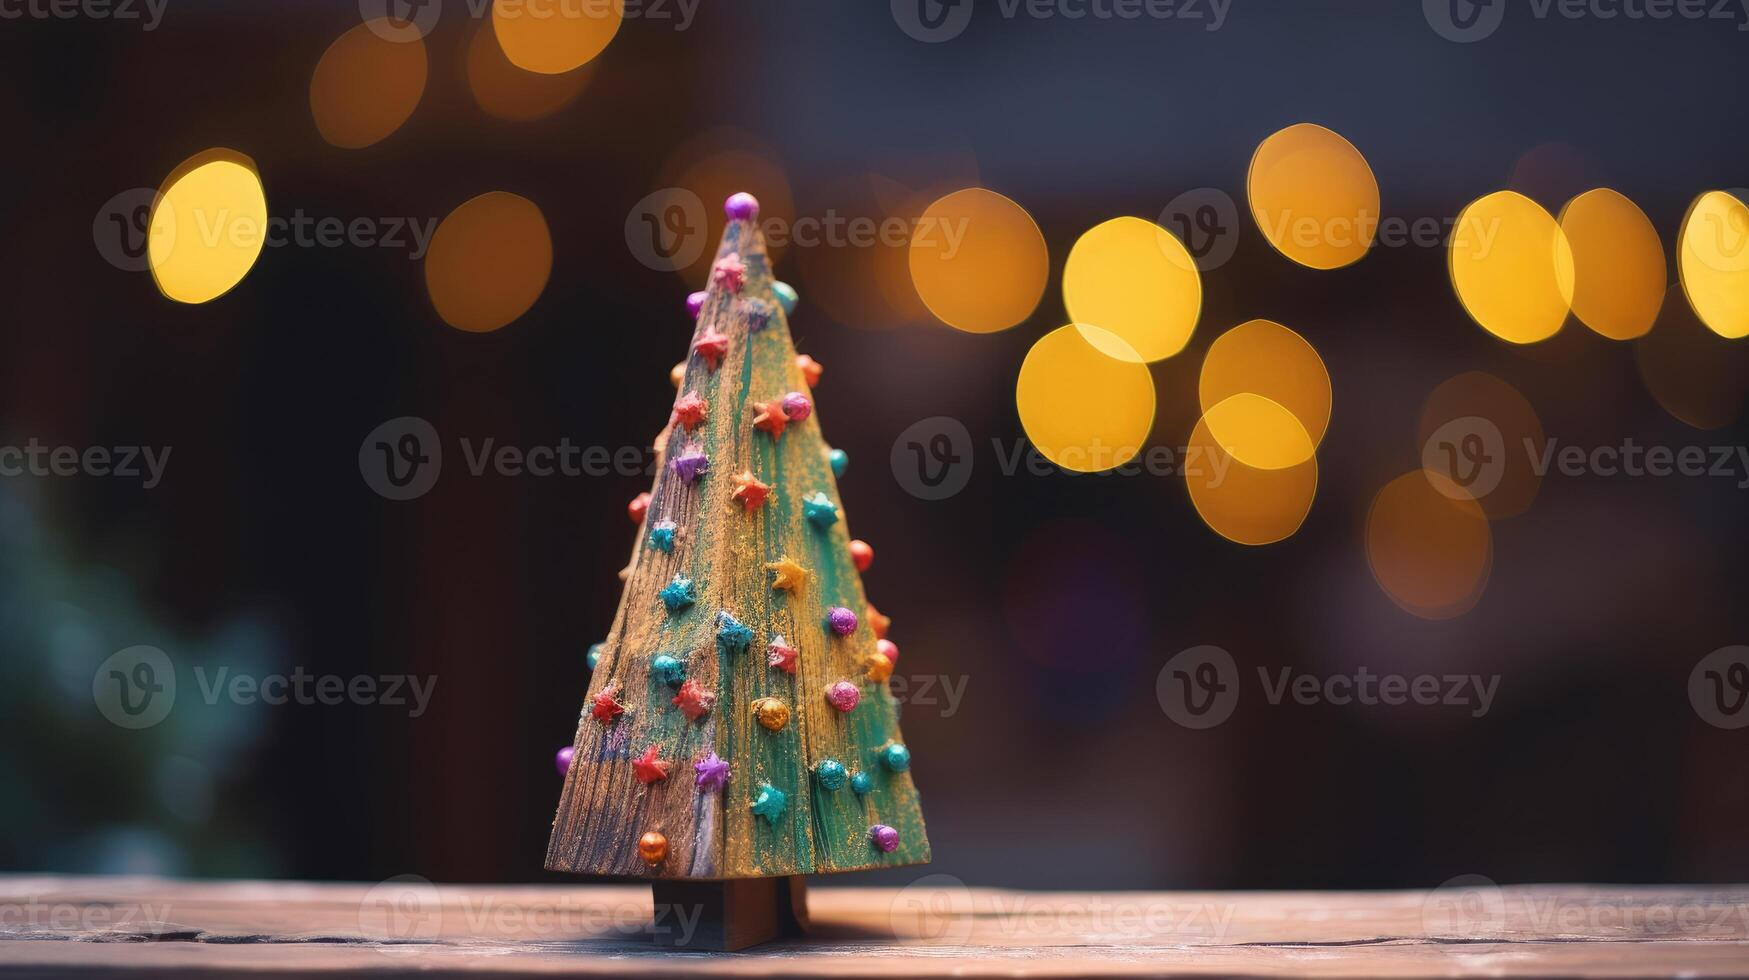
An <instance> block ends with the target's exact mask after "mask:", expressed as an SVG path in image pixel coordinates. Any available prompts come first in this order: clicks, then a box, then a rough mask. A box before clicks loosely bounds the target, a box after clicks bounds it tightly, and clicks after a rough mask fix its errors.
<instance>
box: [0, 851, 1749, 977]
mask: <svg viewBox="0 0 1749 980" xmlns="http://www.w3.org/2000/svg"><path fill="white" fill-rule="evenodd" d="M809 907H810V910H811V913H812V916H813V920H814V921H813V931H812V933H811V934H810V935H809V936H808V937H807V938H806V939H805V940H795V941H785V942H780V943H775V944H771V945H767V946H761V947H757V948H755V949H751V950H747V951H744V952H740V953H726V954H725V953H714V954H710V953H674V952H665V951H661V950H659V949H657V948H656V947H655V946H654V945H653V944H652V942H651V939H650V937H649V935H648V934H647V931H646V930H648V929H649V928H651V919H652V909H651V904H650V897H649V889H648V888H647V887H642V886H632V885H626V886H617V885H608V886H590V885H585V886H575V887H570V886H544V885H539V886H536V885H530V886H497V887H489V886H451V885H432V884H430V883H428V882H424V881H422V880H418V879H406V880H391V881H389V882H385V883H382V884H378V885H354V884H303V883H296V882H255V881H235V882H225V881H166V880H163V879H152V878H108V877H105V878H97V877H90V878H86V877H22V876H13V877H7V876H0V970H3V971H6V972H8V973H20V972H22V973H24V974H28V975H32V976H77V975H113V974H115V973H116V972H118V971H140V972H157V973H160V974H162V975H165V976H190V975H209V976H211V975H235V974H239V973H272V974H278V975H281V976H330V975H333V974H338V973H346V972H358V973H366V974H372V975H376V976H393V975H401V974H415V973H417V974H420V975H422V976H428V977H444V976H454V977H470V978H477V977H487V976H525V975H528V976H532V975H542V974H548V975H568V976H598V975H611V976H634V977H643V976H657V975H697V976H711V975H731V976H747V975H756V976H762V977H812V976H823V977H862V976H900V977H934V976H961V977H965V976H970V977H981V976H1023V975H1024V976H1031V977H1056V976H1145V975H1163V976H1259V977H1264V976H1268V977H1273V976H1311V977H1334V976H1355V977H1409V976H1506V977H1532V976H1536V977H1542V976H1548V977H1555V976H1560V977H1572V976H1598V977H1604V976H1608V977H1639V976H1646V977H1650V976H1749V886H1707V887H1693V888H1665V887H1657V888H1651V887H1603V886H1595V885H1540V886H1521V887H1508V888H1497V887H1495V886H1493V885H1492V884H1491V883H1488V882H1486V881H1484V880H1475V881H1459V882H1457V883H1455V884H1448V885H1447V886H1442V887H1441V888H1438V889H1434V890H1432V891H1408V892H1110V893H1083V892H1017V891H1003V890H997V889H983V888H967V887H966V886H964V885H963V884H961V883H960V882H958V881H957V880H955V879H953V878H951V877H948V876H945V875H921V876H920V877H919V879H918V881H917V882H915V883H914V884H912V885H910V886H908V887H905V888H900V889H892V888H887V889H873V888H870V889H860V888H848V887H816V888H814V889H812V891H811V893H810V896H809ZM685 918H686V910H684V909H681V910H678V911H677V912H675V911H671V912H670V913H669V914H666V915H665V916H664V919H665V920H667V924H666V925H663V926H662V927H663V928H668V927H683V926H684V921H685Z"/></svg>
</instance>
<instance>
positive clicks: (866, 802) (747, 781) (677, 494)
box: [547, 221, 929, 879]
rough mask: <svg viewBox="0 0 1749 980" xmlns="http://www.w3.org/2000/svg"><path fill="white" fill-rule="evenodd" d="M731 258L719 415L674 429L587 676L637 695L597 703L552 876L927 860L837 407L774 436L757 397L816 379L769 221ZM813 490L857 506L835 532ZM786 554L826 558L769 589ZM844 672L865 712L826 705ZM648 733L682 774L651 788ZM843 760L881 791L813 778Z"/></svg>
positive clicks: (731, 231) (706, 370) (715, 379)
mask: <svg viewBox="0 0 1749 980" xmlns="http://www.w3.org/2000/svg"><path fill="white" fill-rule="evenodd" d="M730 255H736V256H738V257H739V259H740V260H741V261H742V262H743V263H744V264H745V267H746V276H745V282H744V285H743V288H742V289H741V291H740V293H739V294H738V295H737V294H735V293H734V292H733V291H731V290H729V289H727V288H725V287H724V286H722V285H720V284H716V283H713V284H712V286H711V288H710V291H709V296H708V299H707V300H706V302H705V305H704V308H703V310H702V311H701V314H700V316H699V318H698V322H697V324H696V327H695V332H694V335H693V340H694V341H695V342H696V341H697V340H698V339H699V338H700V337H702V336H704V335H705V334H706V333H707V332H708V331H712V330H714V331H717V332H719V333H721V334H723V335H724V336H726V337H727V338H728V351H727V354H726V355H725V356H724V357H723V359H722V362H721V364H720V365H719V366H718V367H716V368H715V369H714V370H713V369H712V368H711V366H710V365H709V364H708V363H706V361H705V359H704V358H703V357H701V356H699V355H698V354H696V353H692V354H691V355H690V356H689V357H688V360H687V367H686V372H685V378H684V380H683V381H682V383H681V386H680V389H679V391H678V392H677V393H676V400H677V401H678V400H679V398H681V397H684V396H685V395H687V394H696V395H697V396H699V397H701V398H703V399H705V400H706V401H707V402H708V403H709V415H708V417H707V419H706V420H705V422H704V423H703V424H702V425H700V426H699V427H698V428H697V429H696V430H693V431H687V430H686V429H685V427H683V426H681V425H679V424H671V425H670V426H669V428H668V429H667V430H666V431H665V437H664V439H663V440H662V443H663V444H662V445H661V446H660V447H659V452H658V462H659V464H660V465H659V469H658V475H657V477H656V481H655V486H654V488H653V489H652V491H651V495H652V500H651V504H650V507H649V510H648V512H647V514H646V517H645V524H644V526H643V527H642V528H640V529H639V532H638V538H637V542H636V544H635V546H634V549H633V554H632V561H631V565H630V568H629V572H628V575H627V577H626V581H625V588H624V592H623V595H622V598H621V601H620V605H619V609H618V612H617V613H616V615H615V619H614V623H613V627H612V629H611V631H610V632H609V634H608V637H607V639H606V641H605V642H604V645H603V647H602V650H601V657H600V661H599V663H598V665H597V667H596V670H595V673H594V675H593V676H592V678H591V681H590V685H589V697H590V698H591V699H592V698H594V697H595V696H596V695H597V694H599V693H601V692H602V691H604V690H608V689H609V688H610V687H612V688H613V689H616V690H618V691H619V692H621V694H620V698H619V700H620V701H621V702H622V703H624V705H625V706H626V709H627V711H626V713H625V714H624V715H622V716H620V717H619V718H618V720H616V721H615V722H613V723H612V724H611V725H607V726H603V725H601V724H600V723H598V722H597V721H595V720H594V719H592V718H591V717H590V715H589V703H588V702H585V705H584V710H583V712H582V714H581V716H580V719H579V724H578V729H577V734H576V738H575V740H574V742H573V747H574V750H575V755H574V757H573V761H572V764H571V770H570V773H569V774H568V776H567V778H566V780H565V786H564V790H563V793H562V795H561V798H560V801H559V808H558V813H557V815H556V817H555V819H554V822H553V832H552V837H551V839H550V841H549V844H548V851H547V867H548V868H551V869H553V870H560V871H571V872H579V873H595V874H610V875H623V876H637V877H650V878H666V877H693V878H707V879H717V878H739V877H764V876H778V875H791V874H807V873H824V872H834V871H850V870H857V869H863V868H877V867H897V866H902V865H908V864H917V863H921V862H925V861H927V860H929V841H928V837H927V833H926V831H925V829H924V825H923V817H922V812H921V808H920V806H919V804H918V799H917V793H916V789H915V786H914V784H913V781H912V776H911V774H910V773H909V772H905V773H893V772H889V771H887V770H886V769H885V768H884V767H882V766H881V764H880V762H879V760H878V757H877V752H878V751H879V750H880V749H881V747H882V746H884V745H886V744H887V743H889V742H893V741H902V736H901V734H900V731H899V726H898V704H897V701H896V700H895V699H894V698H893V697H892V696H891V693H890V691H889V690H888V688H887V686H886V684H885V683H878V684H877V683H874V682H870V681H868V680H867V679H866V677H865V671H864V666H863V664H864V661H865V659H866V658H867V657H868V656H869V655H870V654H872V653H873V652H874V648H875V637H874V634H873V631H872V630H871V629H870V626H869V624H868V623H867V622H864V621H862V620H864V619H866V617H865V616H863V611H864V609H865V608H866V606H867V597H866V595H865V594H864V592H863V586H862V580H861V576H860V575H859V574H858V573H857V571H856V567H855V564H854V562H853V561H852V559H851V557H850V555H849V550H848V549H849V542H850V533H849V520H848V514H847V513H846V511H845V508H844V504H843V501H842V499H841V498H840V497H839V493H838V486H837V481H836V479H835V478H834V476H833V473H832V469H831V464H830V461H829V456H828V453H829V452H830V446H829V445H828V444H827V443H826V441H825V439H824V437H823V435H822V432H821V428H820V425H821V423H820V419H821V414H822V413H821V412H820V410H819V407H818V405H816V406H815V408H814V411H813V413H812V414H811V415H810V417H809V418H807V419H806V420H805V421H801V422H791V423H790V424H789V425H788V426H787V427H786V429H785V431H784V432H783V433H782V435H781V436H776V437H774V436H773V435H771V434H768V433H766V432H763V431H756V430H755V429H754V426H753V418H754V415H755V412H756V411H757V408H758V406H759V405H761V404H765V403H769V402H771V401H773V400H775V399H781V398H782V397H783V396H784V395H785V394H786V393H787V392H792V391H799V392H804V393H808V392H809V388H808V385H807V381H806V379H805V377H804V376H803V374H802V371H801V369H800V368H799V367H797V365H796V349H795V344H794V342H793V341H792V340H791V337H790V332H789V323H788V318H787V317H786V316H785V314H784V312H783V309H782V307H781V304H779V303H778V302H777V298H776V295H775V294H774V293H773V291H772V283H773V279H772V275H771V269H770V262H769V259H768V258H767V255H766V250H765V245H764V242H763V240H762V239H761V237H760V235H759V231H758V229H757V228H756V227H755V226H754V225H753V224H752V223H750V222H746V221H731V222H729V225H728V228H727V229H726V230H725V232H724V236H723V241H722V243H721V245H720V246H719V248H718V251H717V260H718V261H721V260H723V259H724V258H725V257H727V256H730ZM688 351H689V352H690V351H691V345H690V344H689V346H688ZM692 452H703V453H704V454H705V455H707V456H708V457H709V460H710V465H709V469H708V471H706V472H705V473H704V475H703V476H702V477H700V478H699V479H698V480H697V481H696V482H688V481H686V480H684V479H682V478H681V477H680V475H679V474H677V473H676V472H675V471H674V469H673V468H672V466H671V465H670V463H671V462H672V460H673V459H674V458H675V457H676V456H679V455H683V454H686V453H692ZM743 472H749V473H751V474H753V475H754V476H755V477H757V478H758V479H759V480H760V481H762V482H764V483H767V484H769V485H771V487H772V488H773V490H772V493H771V495H770V497H769V498H768V499H767V500H766V502H765V504H764V506H762V507H760V508H758V509H757V510H755V511H753V512H751V513H749V512H747V511H746V510H745V508H743V507H742V506H741V505H740V504H739V503H737V502H735V501H734V500H733V499H732V498H731V494H732V492H733V490H734V487H735V483H734V478H735V477H736V476H737V475H738V474H741V473H743ZM815 493H823V494H825V495H826V497H827V499H829V500H830V501H831V502H832V504H833V505H834V506H835V507H837V509H838V513H839V520H838V521H837V522H836V523H835V524H833V525H831V526H830V527H825V528H821V527H816V526H814V525H813V524H811V523H810V522H809V521H808V519H807V517H806V514H805V511H804V506H803V502H804V498H806V497H808V496H810V495H812V494H815ZM665 521H671V522H673V523H674V524H675V526H676V528H677V530H676V534H675V538H674V545H673V549H672V551H663V550H661V549H659V548H657V547H655V546H653V545H652V544H651V543H650V541H649V539H648V533H647V532H648V530H649V529H650V528H652V527H654V526H655V525H656V524H657V523H658V522H665ZM783 558H790V559H793V560H795V561H797V562H799V563H800V564H801V565H802V566H804V567H805V568H806V569H807V571H808V575H807V581H806V584H805V585H804V586H803V587H802V588H801V589H800V590H798V591H796V592H795V593H794V594H792V593H790V592H788V591H784V590H779V589H774V588H772V585H771V581H772V574H771V572H770V571H768V570H767V568H766V565H767V563H770V562H776V561H778V560H780V559H783ZM677 575H684V576H685V577H687V578H689V579H690V580H691V581H692V582H693V584H694V588H695V590H696V592H697V600H696V602H695V603H694V604H693V605H692V606H690V607H689V608H687V609H685V610H682V611H679V612H671V611H670V610H668V609H667V608H666V607H665V606H664V605H663V604H662V602H661V601H660V599H659V598H658V595H659V592H660V590H661V589H662V588H663V587H664V586H666V585H668V584H669V583H670V582H672V581H673V580H674V578H675V576H677ZM834 606H843V607H846V608H848V609H850V610H852V611H854V612H855V613H857V615H858V617H859V622H858V625H857V629H856V631H855V632H854V633H853V634H852V635H850V636H848V637H843V638H840V637H838V636H836V635H835V634H833V633H832V632H831V631H830V629H828V628H827V626H826V616H827V612H828V610H829V609H830V608H831V607H834ZM720 612H727V613H729V614H730V615H732V616H733V617H734V618H735V619H736V620H737V621H738V622H740V623H742V624H744V625H746V626H748V627H750V628H752V629H753V631H754V639H753V643H752V645H751V647H750V649H748V650H747V651H746V652H743V653H730V652H726V651H724V650H722V649H720V648H719V645H718V642H717V630H718V614H719V613H720ZM779 635H781V636H782V637H783V638H784V639H785V640H786V641H787V642H788V643H789V644H790V645H791V646H793V647H795V648H796V649H797V650H799V651H800V656H799V658H798V669H797V671H796V673H795V674H794V675H793V676H792V675H790V674H787V673H784V672H782V671H779V670H775V669H773V668H771V667H770V666H768V664H767V661H766V654H765V648H766V646H767V644H769V643H770V642H772V640H773V639H774V638H776V637H777V636H779ZM659 654H667V655H669V656H672V657H676V658H679V659H681V660H684V661H685V663H686V676H687V677H688V678H689V679H691V680H694V681H696V682H698V683H699V684H700V685H702V686H704V687H706V688H707V689H709V690H711V691H713V692H714V693H715V694H716V695H717V703H716V707H715V708H714V709H713V710H712V711H711V712H710V713H709V714H707V715H705V716H704V717H702V718H701V719H699V720H697V721H689V720H687V719H686V718H685V717H684V716H683V715H682V714H681V712H680V711H679V709H678V708H676V707H674V706H673V705H672V704H671V703H670V700H671V699H672V697H673V696H674V687H673V685H672V684H670V683H667V682H664V681H663V680H661V679H659V678H657V677H654V676H652V674H651V670H650V664H651V661H652V659H653V658H654V657H656V656H657V655H659ZM841 680H850V681H853V682H857V683H858V684H859V685H860V687H861V693H862V699H861V702H860V703H859V704H858V706H857V707H856V708H855V710H853V711H850V712H848V713H841V712H839V711H837V710H836V709H834V708H833V707H831V706H830V705H829V704H828V703H827V701H826V699H825V689H826V687H827V686H828V685H829V684H832V683H834V682H836V681H841ZM766 697H772V698H777V699H779V700H781V701H782V702H783V703H784V704H785V705H787V706H788V708H789V710H790V720H789V723H788V724H786V725H785V726H784V727H783V728H782V729H781V730H778V731H769V730H767V729H765V728H763V727H761V726H760V725H759V724H758V723H757V722H756V721H755V720H754V717H753V713H752V705H753V703H754V702H755V701H756V700H758V699H760V698H766ZM650 746H656V747H657V748H658V752H659V755H660V757H661V758H662V759H663V760H665V761H667V762H668V763H669V764H670V766H671V771H670V775H669V778H667V779H666V780H661V781H658V782H654V783H650V784H644V783H641V782H639V781H638V780H637V779H636V778H635V775H634V771H633V767H632V760H633V759H635V758H637V757H638V756H639V755H640V754H641V753H643V752H644V751H645V750H646V749H647V748H648V747H650ZM711 751H714V752H716V753H717V754H718V755H719V756H720V757H722V758H723V759H725V760H727V761H728V762H729V763H730V765H731V767H732V775H731V777H730V779H729V783H728V785H727V786H726V787H725V788H724V789H723V790H722V791H721V792H720V793H712V792H700V791H699V790H698V789H697V788H696V787H695V785H694V780H693V775H694V774H693V763H694V762H695V761H696V760H698V759H699V758H701V757H703V756H704V755H705V754H706V753H707V752H711ZM825 759H833V760H836V761H838V762H839V763H841V764H842V765H843V766H844V767H845V768H846V769H848V770H850V771H852V772H855V771H862V772H866V773H868V775H869V776H870V777H871V778H872V779H873V781H874V786H873V789H872V791H871V792H869V793H867V794H866V795H858V794H856V793H854V792H853V791H852V790H851V789H850V788H849V787H848V786H845V787H843V788H840V789H837V790H828V789H825V788H823V787H822V786H821V785H820V784H819V782H818V781H817V780H815V779H814V778H812V775H811V773H812V771H813V768H814V766H815V765H817V764H818V763H819V762H820V761H822V760H825ZM763 784H770V785H771V786H773V787H775V788H776V789H778V790H779V791H781V792H782V793H783V794H785V796H786V797H787V801H788V805H787V808H786V809H785V810H784V812H783V813H782V814H781V816H780V819H778V820H777V821H776V822H772V821H768V820H766V819H764V818H763V817H760V816H758V815H756V814H754V813H753V812H752V811H751V809H750V806H751V804H752V801H753V799H754V798H755V797H756V795H757V794H758V792H759V789H760V787H761V786H762V785H763ZM874 824H887V825H889V826H892V827H895V828H897V829H898V831H899V835H900V845H899V847H898V849H897V850H895V851H893V852H891V853H882V852H881V851H880V850H879V849H877V848H876V847H874V846H873V844H872V843H871V842H870V839H869V828H870V827H871V826H872V825H874ZM648 831H656V832H659V833H661V834H663V835H665V836H666V837H667V838H668V842H669V853H668V857H667V858H666V859H665V860H664V861H663V862H661V863H660V864H659V865H657V866H655V867H650V866H648V865H646V864H645V863H644V861H643V860H642V859H641V858H640V857H639V855H638V853H637V841H638V839H639V837H640V836H642V835H643V834H644V833H646V832H648Z"/></svg>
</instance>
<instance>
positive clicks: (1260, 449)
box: [1202, 391, 1318, 470]
mask: <svg viewBox="0 0 1749 980" xmlns="http://www.w3.org/2000/svg"><path fill="white" fill-rule="evenodd" d="M1202 421H1203V424H1204V425H1206V426H1208V430H1209V435H1211V436H1213V437H1214V440H1215V442H1217V443H1219V444H1220V447H1221V448H1222V449H1225V450H1226V451H1227V452H1229V453H1231V454H1232V455H1233V458H1234V459H1236V460H1238V461H1239V462H1241V463H1244V464H1245V465H1246V466H1249V467H1252V468H1253V469H1259V470H1285V469H1287V468H1288V467H1290V466H1298V465H1299V464H1301V463H1304V462H1305V461H1306V460H1308V459H1311V458H1312V454H1313V453H1315V452H1317V449H1318V447H1317V444H1316V443H1314V442H1312V437H1311V435H1310V434H1308V433H1307V432H1306V427H1305V426H1304V425H1302V424H1301V423H1300V420H1299V419H1298V418H1296V417H1295V416H1294V413H1293V412H1290V411H1288V410H1287V409H1286V408H1285V407H1283V406H1282V405H1281V404H1280V403H1278V402H1275V401H1272V400H1270V399H1268V398H1265V397H1263V396H1262V395H1258V394H1253V393H1251V392H1248V391H1247V392H1241V393H1239V394H1237V395H1233V396H1231V397H1229V398H1226V399H1223V400H1222V401H1221V402H1219V403H1218V404H1216V405H1215V406H1214V407H1212V408H1210V409H1209V410H1208V411H1206V412H1204V413H1203V416H1202Z"/></svg>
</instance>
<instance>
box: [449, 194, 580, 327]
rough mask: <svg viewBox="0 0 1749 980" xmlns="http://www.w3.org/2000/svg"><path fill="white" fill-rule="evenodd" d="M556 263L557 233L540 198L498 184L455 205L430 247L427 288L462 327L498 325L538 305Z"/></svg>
mask: <svg viewBox="0 0 1749 980" xmlns="http://www.w3.org/2000/svg"><path fill="white" fill-rule="evenodd" d="M552 269H553V240H552V235H551V233H550V232H549V231H548V230H547V221H546V217H545V216H544V215H542V214H541V210H540V208H539V207H538V206H536V205H535V203H534V202H533V201H530V200H528V199H527V198H525V197H520V196H518V195H516V194H511V193H508V192H506V191H490V192H487V193H485V194H481V195H480V196H478V197H476V198H473V199H472V200H469V201H466V202H464V203H463V204H462V205H461V206H460V207H457V208H456V209H455V210H454V211H451V212H450V213H449V215H448V216H446V217H445V218H444V219H443V221H442V222H441V223H440V224H439V225H438V226H437V231H436V232H435V233H434V234H433V235H432V236H431V247H430V249H429V250H428V251H427V252H426V253H425V288H426V290H427V291H428V292H429V293H430V294H431V305H432V306H433V307H435V308H436V309H437V315H438V316H440V317H442V318H443V321H444V322H445V323H447V324H449V325H450V326H452V327H455V328H456V329H458V330H466V331H469V332H470V333H485V332H487V331H491V330H497V329H498V328H499V327H502V326H504V325H506V324H508V323H510V322H511V321H512V320H515V319H516V318H517V317H519V316H521V315H522V314H523V313H525V312H527V311H528V308H529V307H531V306H533V305H534V302H535V300H537V299H539V298H540V295H541V292H542V291H543V290H545V289H546V285H547V277H548V276H549V275H550V274H551V273H552Z"/></svg>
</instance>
